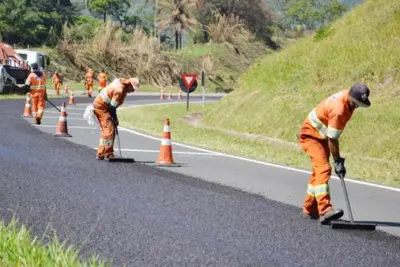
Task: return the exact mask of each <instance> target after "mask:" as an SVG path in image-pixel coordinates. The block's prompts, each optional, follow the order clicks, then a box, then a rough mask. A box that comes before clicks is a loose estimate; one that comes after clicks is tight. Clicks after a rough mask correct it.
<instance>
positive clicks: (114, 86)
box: [93, 79, 127, 110]
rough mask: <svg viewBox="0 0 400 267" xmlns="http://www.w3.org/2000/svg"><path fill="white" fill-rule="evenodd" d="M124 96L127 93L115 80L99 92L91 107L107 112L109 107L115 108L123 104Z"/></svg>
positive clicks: (117, 80)
mask: <svg viewBox="0 0 400 267" xmlns="http://www.w3.org/2000/svg"><path fill="white" fill-rule="evenodd" d="M126 95H127V92H126V90H125V86H124V85H123V84H122V83H121V80H120V79H115V80H114V81H113V82H112V83H110V84H109V85H108V86H106V87H105V88H104V89H103V90H101V92H100V94H99V95H98V96H97V97H96V98H95V100H94V102H93V106H94V107H95V108H100V109H104V110H108V107H109V105H111V106H114V107H116V108H117V107H119V106H120V105H122V104H123V103H124V100H125V97H126Z"/></svg>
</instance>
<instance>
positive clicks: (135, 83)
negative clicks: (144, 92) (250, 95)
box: [129, 78, 140, 90]
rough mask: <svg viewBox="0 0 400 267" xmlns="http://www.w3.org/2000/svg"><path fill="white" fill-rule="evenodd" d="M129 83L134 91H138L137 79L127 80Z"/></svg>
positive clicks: (138, 83)
mask: <svg viewBox="0 0 400 267" xmlns="http://www.w3.org/2000/svg"><path fill="white" fill-rule="evenodd" d="M129 82H130V83H131V84H132V86H133V88H134V89H135V90H139V87H140V82H139V79H138V78H130V79H129Z"/></svg>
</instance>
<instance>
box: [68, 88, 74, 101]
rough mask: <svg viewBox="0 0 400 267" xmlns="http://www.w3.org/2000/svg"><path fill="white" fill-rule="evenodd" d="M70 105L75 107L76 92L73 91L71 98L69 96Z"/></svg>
mask: <svg viewBox="0 0 400 267" xmlns="http://www.w3.org/2000/svg"><path fill="white" fill-rule="evenodd" d="M68 104H69V105H75V98H74V90H72V92H71V94H70V96H69V101H68Z"/></svg>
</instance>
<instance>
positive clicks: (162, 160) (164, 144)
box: [157, 118, 180, 167]
mask: <svg viewBox="0 0 400 267" xmlns="http://www.w3.org/2000/svg"><path fill="white" fill-rule="evenodd" d="M157 164H158V165H162V166H172V167H179V166H180V165H179V164H176V163H175V162H174V159H173V156H172V146H171V132H170V129H169V119H168V118H167V119H166V120H165V124H164V133H163V138H162V139H161V146H160V153H159V155H158V159H157Z"/></svg>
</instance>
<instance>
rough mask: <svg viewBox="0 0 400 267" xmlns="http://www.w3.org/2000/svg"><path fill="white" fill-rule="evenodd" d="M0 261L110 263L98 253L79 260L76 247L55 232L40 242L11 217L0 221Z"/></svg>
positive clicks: (18, 263) (16, 263)
mask: <svg viewBox="0 0 400 267" xmlns="http://www.w3.org/2000/svg"><path fill="white" fill-rule="evenodd" d="M0 265H1V266H71V267H72V266H77V267H78V266H82V267H83V266H93V267H94V266H111V265H110V263H109V262H106V261H104V260H101V259H100V258H99V257H98V256H91V257H90V258H89V259H88V260H87V261H85V262H83V261H81V260H80V259H79V257H78V251H77V250H76V249H75V248H74V247H73V246H69V247H66V245H65V242H63V243H60V242H59V241H58V239H57V237H56V236H55V237H54V238H53V240H52V241H51V242H48V243H47V244H45V245H43V244H42V242H41V241H40V240H38V239H37V238H36V237H35V238H33V237H32V236H31V233H30V231H29V229H27V228H26V226H24V225H21V224H20V223H18V222H17V221H15V220H14V219H13V220H11V222H10V223H9V224H8V225H5V224H4V223H3V222H0Z"/></svg>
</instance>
